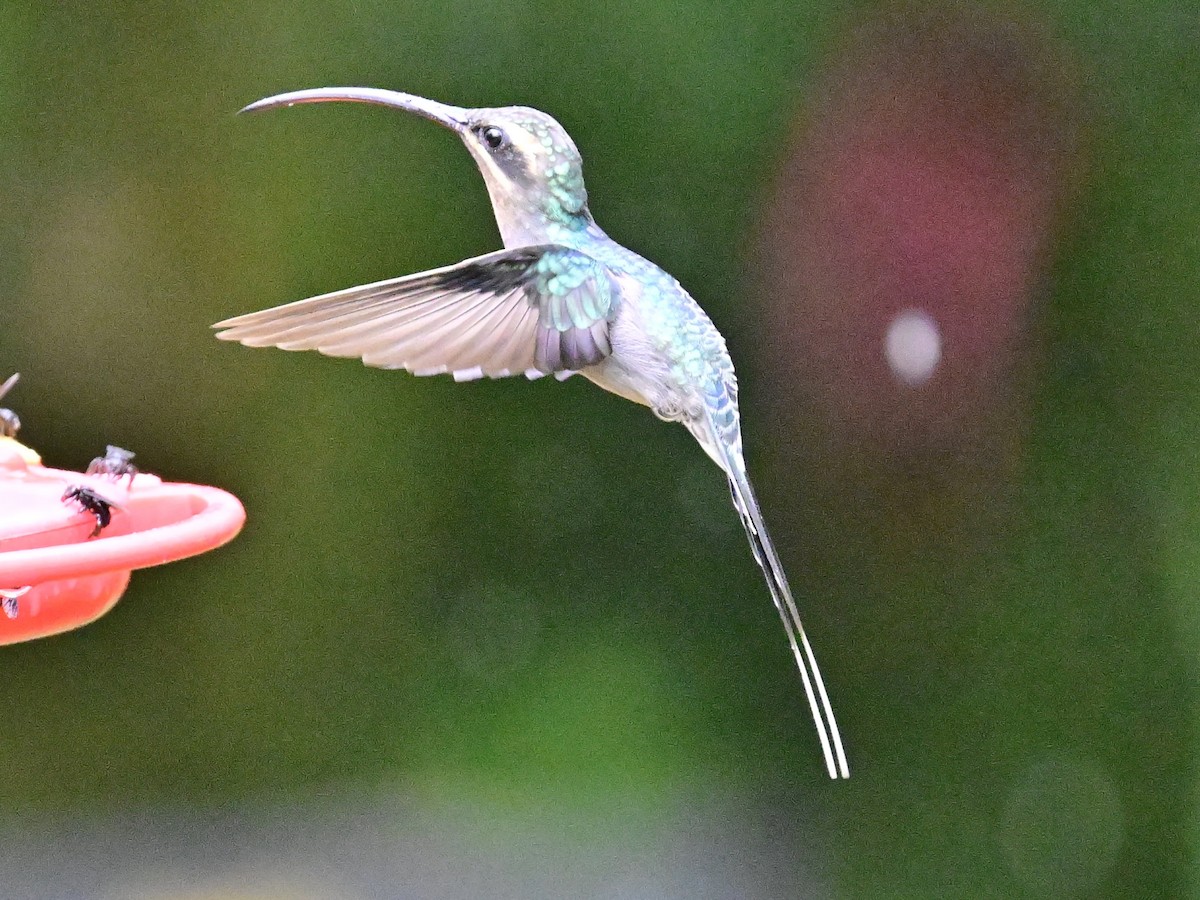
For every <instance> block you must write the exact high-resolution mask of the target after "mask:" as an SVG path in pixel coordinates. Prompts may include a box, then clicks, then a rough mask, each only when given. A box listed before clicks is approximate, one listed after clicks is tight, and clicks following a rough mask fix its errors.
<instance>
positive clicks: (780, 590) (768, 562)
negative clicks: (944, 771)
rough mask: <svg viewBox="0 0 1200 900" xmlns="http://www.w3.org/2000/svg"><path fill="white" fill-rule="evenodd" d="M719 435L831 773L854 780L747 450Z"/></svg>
mask: <svg viewBox="0 0 1200 900" xmlns="http://www.w3.org/2000/svg"><path fill="white" fill-rule="evenodd" d="M710 424H711V422H710ZM713 438H714V443H715V444H716V447H715V448H714V449H716V451H717V455H718V456H720V457H721V458H720V459H718V462H720V463H722V468H723V469H724V470H725V473H726V474H727V475H728V476H729V488H730V491H731V493H732V494H733V505H734V506H735V507H736V508H737V511H738V515H740V516H741V518H742V525H743V526H744V527H745V529H746V537H748V538H749V539H750V549H751V550H753V551H754V558H755V560H757V562H758V564H759V566H760V567H761V568H762V570H763V574H764V575H765V576H766V579H767V587H768V588H770V590H771V598H772V599H773V600H774V601H775V608H776V609H777V610H779V617H780V618H781V619H782V620H783V627H784V629H785V630H786V631H787V636H788V643H789V644H790V645H791V647H792V654H793V655H794V656H795V657H796V664H797V665H798V666H799V667H800V678H801V679H802V680H803V682H804V693H805V694H806V695H807V696H808V705H809V708H810V709H811V710H812V717H813V723H814V724H815V725H816V727H817V737H818V738H819V739H820V741H821V750H822V752H823V753H824V754H825V766H826V768H827V769H828V770H829V777H830V778H849V777H850V767H849V765H848V764H847V762H846V751H845V749H844V748H843V747H842V736H841V734H840V733H839V731H838V726H837V719H835V718H834V716H833V707H832V706H830V704H829V695H828V694H827V693H826V692H825V682H824V680H823V679H822V678H821V670H820V669H819V668H818V667H817V657H816V655H815V654H814V653H813V649H812V645H810V644H809V642H808V636H807V635H806V634H805V633H804V626H803V625H802V624H801V622H800V612H799V611H798V610H797V609H796V601H795V600H794V599H792V591H791V588H790V587H788V582H787V576H786V575H785V574H784V572H783V564H782V563H781V562H780V561H779V554H777V553H776V552H775V545H774V544H772V543H771V536H770V535H769V534H768V533H767V527H766V525H764V524H763V520H762V513H761V512H760V511H759V508H758V500H757V499H756V498H755V496H754V489H753V488H751V487H750V478H749V477H748V476H747V475H746V466H745V463H744V462H743V460H742V454H741V453H740V452H738V451H737V450H736V449H735V447H736V445H734V446H730V445H729V444H728V443H726V442H725V441H722V440H720V439H719V437H718V436H717V432H716V429H715V428H714V433H713Z"/></svg>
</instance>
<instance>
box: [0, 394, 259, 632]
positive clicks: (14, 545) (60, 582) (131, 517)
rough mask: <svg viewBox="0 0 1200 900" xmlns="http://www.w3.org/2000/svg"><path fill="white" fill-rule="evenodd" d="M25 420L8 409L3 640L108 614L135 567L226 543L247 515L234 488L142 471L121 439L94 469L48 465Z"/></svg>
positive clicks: (1, 493)
mask: <svg viewBox="0 0 1200 900" xmlns="http://www.w3.org/2000/svg"><path fill="white" fill-rule="evenodd" d="M15 383H16V376H15V375H14V376H13V377H12V378H10V379H9V380H8V381H7V382H5V384H4V385H3V387H0V397H3V396H4V393H5V392H6V391H7V390H8V389H9V388H11V387H12V385H13V384H15ZM19 427H20V422H19V420H18V419H17V417H16V415H15V414H13V413H12V412H11V410H0V609H2V612H0V644H13V643H17V642H18V641H28V640H32V639H33V638H40V637H47V636H48V635H52V634H58V633H60V632H63V631H69V630H70V629H72V628H78V627H79V626H81V625H86V624H87V623H88V622H91V621H93V620H95V619H98V618H99V617H100V616H102V615H104V614H105V613H106V612H108V611H109V610H110V609H112V607H113V606H114V605H115V604H116V602H117V600H119V599H120V597H121V595H122V594H123V593H124V592H125V588H126V587H127V586H128V584H129V578H130V575H131V573H132V571H133V570H134V569H141V568H146V567H148V566H157V565H161V564H163V563H167V562H173V561H175V560H177V559H184V558H185V557H188V556H195V555H197V554H199V553H203V552H205V551H206V550H212V549H214V548H216V547H219V546H221V545H222V544H225V543H227V542H228V541H230V540H232V539H233V538H234V536H236V535H237V533H238V532H239V531H240V530H241V528H242V523H243V522H244V521H245V519H246V512H245V510H244V509H243V508H242V504H241V503H240V502H239V501H238V499H237V498H236V497H234V496H233V495H232V494H229V493H227V492H225V491H222V490H219V489H217V488H213V487H206V486H204V485H198V484H178V483H172V482H167V481H163V480H162V479H160V478H158V477H157V476H155V475H149V474H146V473H141V472H138V471H137V469H136V468H134V467H133V465H132V464H131V463H130V460H131V459H132V458H133V454H132V453H129V452H128V451H125V450H122V449H120V448H119V447H109V448H108V452H107V453H106V454H105V456H103V457H100V458H98V459H95V460H93V461H92V464H91V465H90V466H89V467H88V471H87V472H86V473H79V472H70V471H65V470H63V469H51V468H47V467H45V466H43V465H42V464H41V458H40V457H39V456H38V454H37V453H35V452H34V451H33V450H31V449H30V448H29V447H26V446H25V445H24V444H22V443H20V442H19V441H18V440H17V439H16V432H17V429H18V428H19Z"/></svg>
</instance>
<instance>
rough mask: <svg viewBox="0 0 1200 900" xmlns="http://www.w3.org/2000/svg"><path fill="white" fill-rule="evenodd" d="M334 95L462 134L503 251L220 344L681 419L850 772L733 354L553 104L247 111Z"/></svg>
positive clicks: (280, 316) (255, 316) (840, 761)
mask: <svg viewBox="0 0 1200 900" xmlns="http://www.w3.org/2000/svg"><path fill="white" fill-rule="evenodd" d="M329 101H348V102H356V103H374V104H379V105H382V106H390V107H393V108H396V109H402V110H406V111H407V112H411V113H416V114H417V115H419V116H423V117H424V118H426V119H431V120H432V121H434V122H437V123H438V124H439V125H443V126H445V127H446V128H449V129H450V130H451V131H453V132H455V133H456V134H457V135H458V136H459V137H460V138H461V139H462V141H463V143H464V144H466V146H467V149H468V150H469V151H470V153H471V155H472V156H473V157H474V158H475V162H476V163H477V164H478V165H479V170H480V171H481V172H482V173H483V180H484V182H485V183H486V184H487V189H488V194H489V195H490V196H491V200H492V207H493V209H494V211H495V215H496V223H497V225H499V228H500V236H501V237H502V238H503V240H504V249H503V250H500V251H497V252H495V253H488V254H485V255H483V256H477V257H475V258H473V259H467V260H464V261H462V262H460V263H457V264H455V265H452V266H443V267H441V268H438V269H431V270H430V271H428V272H419V273H417V274H415V275H406V276H403V277H401V278H393V279H389V280H387V281H378V282H375V283H374V284H367V285H363V286H361V287H354V288H349V289H347V290H341V291H335V292H333V293H331V294H322V295H321V296H319V297H312V298H310V299H308V300H300V301H298V302H295V303H288V304H286V305H284V306H277V307H275V308H273V309H266V310H263V311H261V312H256V313H249V314H247V315H244V316H237V317H236V318H232V319H227V320H226V321H224V322H220V323H218V324H217V325H215V326H214V327H215V328H218V329H221V330H220V331H219V332H218V334H217V337H219V338H221V339H222V340H228V341H240V342H241V343H243V344H245V345H246V346H248V347H279V348H281V349H283V350H317V351H320V352H321V353H324V354H326V355H327V356H346V357H359V358H361V359H362V361H363V362H364V363H365V364H367V365H368V366H377V367H380V368H384V369H407V370H408V371H409V372H412V373H414V374H416V375H433V374H438V373H449V374H450V375H452V376H453V377H454V379H455V380H456V381H467V380H471V379H475V378H481V377H483V376H487V377H489V378H499V377H502V376H505V375H520V374H524V375H526V376H527V377H529V378H539V377H541V376H543V375H549V374H553V375H555V376H556V377H557V378H559V379H560V380H561V379H564V378H567V377H569V376H571V375H574V374H576V373H578V374H580V375H582V376H584V377H585V378H587V379H588V380H590V381H593V382H595V383H596V384H598V385H599V386H600V387H602V388H604V389H605V390H607V391H611V392H612V393H614V394H617V395H619V396H621V397H625V398H626V399H628V400H632V401H634V402H635V403H641V404H643V405H645V406H648V407H650V409H651V410H652V411H653V412H654V414H655V415H656V416H658V417H659V418H660V419H663V420H664V421H668V422H681V423H683V425H684V426H685V427H686V428H687V429H688V431H690V432H691V433H692V435H693V436H694V437H695V438H696V440H697V441H699V442H700V446H701V447H703V448H704V450H705V452H706V453H708V455H709V456H710V457H712V459H713V460H714V461H715V462H716V464H717V465H718V466H720V467H721V469H722V471H724V473H725V474H726V476H728V478H729V486H730V489H731V491H732V493H733V504H734V506H735V507H736V508H737V511H738V513H739V515H740V516H741V519H742V524H743V525H744V526H745V529H746V534H747V536H748V537H749V539H750V546H751V548H752V550H753V552H754V558H755V559H756V560H757V561H758V564H759V565H760V566H761V567H762V570H763V572H764V574H765V575H766V580H767V586H768V587H769V588H770V591H771V596H772V597H773V598H774V600H775V606H776V608H777V609H778V610H779V615H780V617H781V618H782V619H783V625H784V628H785V629H786V631H787V637H788V642H789V644H790V645H791V648H792V653H793V655H794V656H795V658H796V663H797V664H798V665H799V667H800V677H801V679H802V681H803V682H804V691H805V693H806V694H807V696H808V704H809V707H810V708H811V709H812V716H813V721H814V723H815V724H816V729H817V736H818V738H819V739H820V742H821V749H822V752H823V753H824V756H825V765H826V767H827V768H828V770H829V776H830V777H831V778H839V777H841V778H847V777H849V775H850V769H849V766H848V765H847V763H846V753H845V750H844V749H843V747H842V739H841V735H840V734H839V732H838V727H837V721H836V720H835V719H834V716H833V709H832V707H831V706H830V704H829V697H828V695H827V694H826V691H825V684H824V681H823V680H822V678H821V672H820V669H818V668H817V660H816V657H815V656H814V654H813V650H812V647H811V645H810V644H809V641H808V637H807V636H806V635H805V632H804V626H803V625H801V623H800V613H799V612H798V611H797V609H796V602H795V600H793V599H792V592H791V589H790V588H789V587H788V582H787V578H786V576H785V575H784V571H783V565H782V563H780V561H779V555H778V554H777V553H776V552H775V547H774V545H773V544H772V543H771V538H770V537H769V536H768V534H767V529H766V526H765V525H764V524H763V519H762V515H761V513H760V512H759V506H758V501H757V500H756V499H755V496H754V491H753V489H752V488H751V486H750V479H749V476H748V475H747V474H746V463H745V461H744V459H743V456H742V435H741V426H740V422H739V417H738V386H737V378H736V377H735V376H734V372H733V362H732V361H731V360H730V358H729V353H728V351H727V350H726V349H725V339H724V338H723V337H722V336H721V333H720V332H719V331H717V329H716V327H715V326H714V325H713V323H712V322H711V321H710V320H709V318H708V316H707V315H706V314H705V313H704V310H702V309H701V308H700V306H699V304H697V303H696V301H695V300H693V299H692V298H691V296H690V295H689V294H688V292H687V291H685V290H684V289H683V287H682V286H681V285H680V284H679V282H678V281H676V280H675V279H674V278H672V277H671V276H670V275H668V274H667V273H666V272H664V271H663V270H662V269H660V268H659V267H658V266H656V265H654V264H653V263H651V262H649V261H647V260H645V259H643V258H642V257H641V256H638V255H637V254H636V253H634V252H633V251H632V250H627V249H626V248H625V247H622V246H621V245H620V244H618V243H617V242H616V241H614V240H613V239H612V238H610V237H609V236H608V235H606V234H605V233H604V232H603V231H601V230H600V227H599V226H598V225H597V224H596V222H595V220H594V219H593V218H592V215H591V213H590V212H589V211H588V204H587V192H586V190H585V189H584V186H583V166H582V160H581V158H580V155H579V151H578V150H577V149H576V147H575V143H574V142H573V141H572V140H571V138H570V136H569V135H568V134H567V133H566V131H565V130H564V129H563V127H562V126H561V125H559V124H558V122H556V121H555V120H554V119H553V118H551V117H550V116H548V115H546V113H543V112H540V111H538V110H536V109H530V108H528V107H524V106H504V107H499V108H496V109H464V108H461V107H457V106H448V105H446V104H444V103H438V102H436V101H433V100H426V99H425V98H423V97H418V96H415V95H413V94H405V93H400V92H398V91H387V90H379V89H375V88H361V87H352V88H317V89H314V90H304V91H294V92H291V93H286V94H279V95H276V96H273V97H267V98H265V99H263V100H259V101H258V102H256V103H252V104H250V105H249V106H247V107H246V108H245V109H244V110H243V112H251V111H258V110H264V109H271V108H274V107H281V106H292V105H294V104H298V103H324V102H329Z"/></svg>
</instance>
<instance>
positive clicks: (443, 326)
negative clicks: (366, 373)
mask: <svg viewBox="0 0 1200 900" xmlns="http://www.w3.org/2000/svg"><path fill="white" fill-rule="evenodd" d="M563 273H568V274H570V275H572V276H574V278H573V280H571V281H570V282H569V285H570V286H568V287H567V288H566V289H563V288H562V287H561V284H562V279H558V280H555V279H554V277H553V276H555V275H559V274H563ZM617 293H618V292H617V290H616V280H615V278H614V277H613V275H612V273H610V272H609V271H608V270H607V269H606V268H605V267H604V266H603V265H602V264H601V263H599V262H597V261H596V260H594V259H592V258H591V257H589V256H587V255H586V254H584V253H582V252H580V251H578V250H573V249H570V248H568V247H562V246H559V245H553V244H546V245H538V246H531V247H519V248H516V249H512V250H502V251H499V252H497V253H489V254H486V255H484V256H479V257H475V258H474V259H468V260H465V261H463V262H461V263H458V264H456V265H453V266H443V267H442V268H439V269H432V270H430V271H428V272H420V273H418V274H416V275H406V276H404V277H402V278H392V279H388V280H386V281H377V282H374V283H372V284H366V285H362V286H360V287H354V288H348V289H345V290H340V291H334V292H333V293H329V294H322V295H321V296H319V297H311V298H309V299H307V300H300V301H298V302H296V303H289V304H286V305H284V306H278V307H275V308H273V309H266V310H262V311H260V312H254V313H249V314H247V315H244V316H238V317H236V318H233V319H228V320H226V321H224V322H220V323H218V324H217V325H216V326H214V327H216V328H218V329H220V330H219V331H218V333H217V337H219V338H221V339H222V340H229V341H239V342H241V343H243V344H245V345H247V346H250V347H279V348H280V349H283V350H317V351H319V352H321V353H324V354H325V355H327V356H340V357H359V358H361V359H362V361H363V362H364V363H366V364H367V365H369V366H377V367H380V368H386V369H408V370H409V371H410V372H414V373H416V374H418V375H430V374H435V373H441V372H450V373H452V374H453V375H454V376H455V378H457V379H459V380H468V379H471V378H479V377H482V376H485V375H486V376H488V377H492V378H499V377H503V376H506V375H516V374H520V373H526V374H534V375H536V374H544V373H547V372H551V371H558V370H560V369H562V368H566V367H568V365H569V366H570V367H572V368H580V367H581V366H584V365H589V364H592V363H596V362H599V361H600V360H601V359H603V358H604V357H605V356H607V355H608V354H609V353H611V344H610V342H609V337H608V324H609V322H610V321H611V318H612V316H613V315H614V311H615V308H616V300H617ZM539 348H540V349H539Z"/></svg>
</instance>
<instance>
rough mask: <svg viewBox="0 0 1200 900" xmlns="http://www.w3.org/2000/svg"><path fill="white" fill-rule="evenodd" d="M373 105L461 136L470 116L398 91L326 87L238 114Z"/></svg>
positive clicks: (253, 105)
mask: <svg viewBox="0 0 1200 900" xmlns="http://www.w3.org/2000/svg"><path fill="white" fill-rule="evenodd" d="M338 102H341V103H373V104H375V105H376V106H390V107H392V108H393V109H402V110H404V111H405V112H411V113H416V114H417V115H418V116H423V117H424V118H426V119H430V120H431V121H434V122H437V123H438V124H439V125H444V126H445V127H446V128H449V129H450V130H451V131H457V132H462V131H463V130H464V129H465V128H466V127H467V120H468V117H469V113H468V111H467V110H465V109H463V108H462V107H459V106H450V105H448V104H445V103H438V102H437V101H436V100H426V99H425V98H424V97H418V96H417V95H416V94H405V93H403V92H401V91H385V90H382V89H381V88H366V87H326V88H312V89H310V90H306V91H291V92H289V93H286V94H276V95H275V96H273V97H265V98H263V99H262V100H256V101H255V102H254V103H251V104H250V105H249V106H247V107H245V108H243V109H242V110H241V112H244V113H246V112H260V111H261V110H264V109H276V108H277V107H280V106H295V105H297V104H299V103H338Z"/></svg>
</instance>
